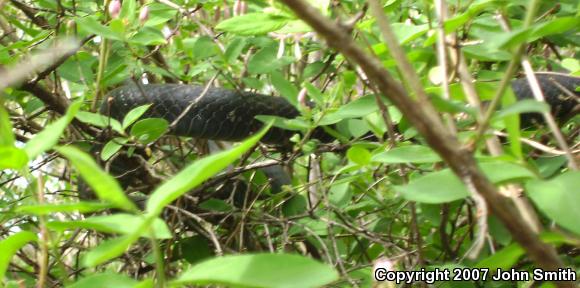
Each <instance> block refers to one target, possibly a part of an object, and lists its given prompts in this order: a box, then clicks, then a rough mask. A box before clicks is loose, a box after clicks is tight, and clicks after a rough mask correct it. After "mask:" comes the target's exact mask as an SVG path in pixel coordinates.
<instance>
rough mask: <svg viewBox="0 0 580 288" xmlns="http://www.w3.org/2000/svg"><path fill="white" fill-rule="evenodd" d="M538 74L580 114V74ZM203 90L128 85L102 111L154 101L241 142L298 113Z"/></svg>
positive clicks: (525, 93)
mask: <svg viewBox="0 0 580 288" xmlns="http://www.w3.org/2000/svg"><path fill="white" fill-rule="evenodd" d="M536 76H537V78H538V82H539V84H540V87H541V88H542V91H543V92H544V95H545V98H546V102H547V103H548V104H549V105H550V106H551V110H552V113H553V114H554V116H556V118H558V119H565V118H569V117H571V116H573V115H575V114H577V113H578V110H579V109H578V108H579V107H580V105H579V103H580V102H579V101H580V100H579V99H580V92H579V91H577V90H576V89H577V87H578V86H580V77H574V76H568V75H564V74H559V73H537V74H536ZM512 89H513V90H514V93H515V95H516V97H517V98H518V99H519V100H522V99H533V95H532V92H531V89H530V86H529V84H528V81H527V80H526V79H525V78H520V79H516V80H514V81H512ZM203 90H204V88H203V87H199V86H190V85H182V84H149V85H136V84H130V85H125V86H121V87H119V88H117V89H115V90H113V91H111V92H110V93H109V101H107V102H106V103H105V104H104V105H103V106H102V108H101V113H103V114H108V115H110V116H111V117H113V118H116V119H122V118H123V116H124V115H126V114H127V113H128V112H129V111H130V110H131V109H133V108H135V107H138V106H140V105H144V104H153V105H152V106H151V107H150V108H149V110H148V112H147V113H146V114H145V115H144V117H149V118H151V117H155V118H164V119H165V120H167V121H168V122H169V123H173V122H174V121H175V120H176V119H178V118H179V117H180V116H182V117H181V118H180V119H179V121H178V122H176V123H175V124H176V125H175V127H174V129H173V130H172V131H171V134H174V135H178V136H188V137H194V138H202V139H212V140H225V141H239V140H242V139H244V138H246V137H248V136H250V135H251V134H252V133H254V132H256V131H257V130H259V129H260V127H261V126H262V122H260V121H259V120H256V119H255V116H257V115H275V116H280V117H284V118H294V117H296V116H298V115H299V114H300V112H299V111H298V109H296V107H294V106H293V105H292V104H290V102H288V101H287V100H286V99H284V98H282V97H273V96H267V95H262V94H257V93H247V92H237V91H234V90H227V89H223V88H209V89H208V91H207V92H206V93H205V94H204V95H203V97H201V98H199V96H200V95H201V94H202V92H203ZM188 108H189V110H188V111H186V112H185V114H184V115H182V113H184V110H185V109H188ZM533 120H540V121H541V115H539V114H533V113H527V114H523V115H522V121H523V125H528V124H529V123H530V122H531V121H533ZM291 135H292V133H291V132H290V131H285V130H282V129H279V128H272V129H270V131H269V132H268V133H267V134H266V135H265V136H264V137H263V139H262V142H264V143H270V144H279V143H283V142H286V141H287V140H288V138H289V137H290V136H291Z"/></svg>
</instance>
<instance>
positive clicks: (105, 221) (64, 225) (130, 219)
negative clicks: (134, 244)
mask: <svg viewBox="0 0 580 288" xmlns="http://www.w3.org/2000/svg"><path fill="white" fill-rule="evenodd" d="M145 225H151V229H153V233H154V234H155V238H157V239H170V238H171V231H169V228H168V227H167V224H166V223H165V222H164V221H163V220H161V219H159V218H155V219H154V220H152V221H151V220H149V219H148V218H146V217H144V216H142V215H132V214H125V213H117V214H113V215H104V216H93V217H89V218H86V219H84V220H78V221H76V220H75V221H53V222H49V223H48V224H47V227H49V228H50V229H53V230H56V231H65V230H70V229H77V228H83V229H92V230H95V231H99V232H104V233H111V234H123V235H132V234H137V236H138V237H146V238H149V237H150V236H151V235H150V233H149V231H148V230H142V229H138V228H140V227H144V226H145Z"/></svg>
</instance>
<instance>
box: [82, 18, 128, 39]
mask: <svg viewBox="0 0 580 288" xmlns="http://www.w3.org/2000/svg"><path fill="white" fill-rule="evenodd" d="M75 21H76V22H77V24H78V27H80V29H82V30H84V31H86V32H88V33H90V34H97V35H99V36H101V37H103V38H107V39H111V40H120V41H123V40H124V38H123V34H119V33H117V32H115V31H114V30H113V29H111V28H110V27H108V26H104V25H103V24H101V23H100V22H99V20H97V18H96V17H93V16H89V17H79V18H76V20H75Z"/></svg>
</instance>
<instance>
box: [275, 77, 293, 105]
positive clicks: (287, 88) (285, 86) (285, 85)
mask: <svg viewBox="0 0 580 288" xmlns="http://www.w3.org/2000/svg"><path fill="white" fill-rule="evenodd" d="M270 81H271V82H272V85H273V86H274V88H276V91H278V93H280V95H282V96H283V97H284V98H286V100H288V102H290V103H292V105H296V104H297V103H298V99H297V98H296V97H297V96H298V88H296V86H294V84H292V82H290V81H288V80H287V79H286V77H284V76H283V75H282V73H280V72H277V71H273V72H272V73H271V74H270Z"/></svg>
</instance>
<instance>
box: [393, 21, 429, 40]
mask: <svg viewBox="0 0 580 288" xmlns="http://www.w3.org/2000/svg"><path fill="white" fill-rule="evenodd" d="M392 28H393V32H395V35H396V36H397V39H398V40H399V43H401V45H405V44H407V43H409V42H411V41H413V40H415V39H417V38H419V37H421V36H422V35H424V34H425V33H427V31H429V26H428V25H427V24H424V25H409V24H407V23H393V24H392Z"/></svg>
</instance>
